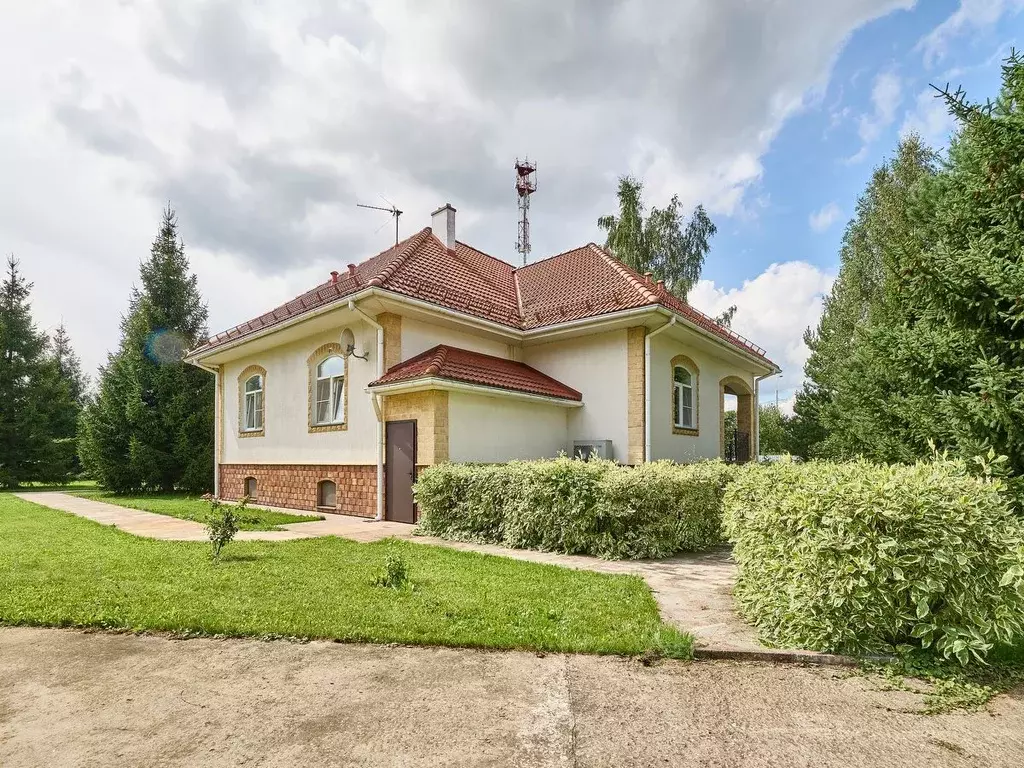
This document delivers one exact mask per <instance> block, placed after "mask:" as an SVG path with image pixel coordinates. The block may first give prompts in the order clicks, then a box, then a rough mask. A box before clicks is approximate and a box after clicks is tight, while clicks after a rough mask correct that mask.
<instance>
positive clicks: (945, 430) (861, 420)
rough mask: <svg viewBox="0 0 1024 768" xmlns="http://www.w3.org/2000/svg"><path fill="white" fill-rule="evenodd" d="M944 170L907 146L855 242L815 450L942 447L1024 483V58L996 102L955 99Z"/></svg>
mask: <svg viewBox="0 0 1024 768" xmlns="http://www.w3.org/2000/svg"><path fill="white" fill-rule="evenodd" d="M940 96H941V97H942V98H944V99H945V100H946V102H947V104H948V106H949V109H950V111H951V112H952V114H953V115H954V116H955V117H956V118H957V120H958V123H959V129H958V131H957V133H956V135H955V136H954V138H953V140H952V142H951V145H950V149H949V153H948V157H947V158H946V159H945V160H944V161H943V162H941V163H937V162H936V159H935V158H934V156H933V155H932V153H931V152H930V151H929V150H928V149H927V148H925V147H924V146H922V145H921V143H920V141H919V140H917V139H915V138H910V139H908V140H906V141H904V142H903V143H902V144H901V145H900V147H899V150H898V151H897V154H896V157H895V158H894V159H893V160H892V161H890V162H889V163H887V164H885V165H883V166H882V167H881V168H880V169H878V170H877V171H876V172H875V175H874V176H873V178H872V180H871V183H870V184H869V186H868V189H867V191H866V192H865V195H864V196H863V197H862V198H861V200H860V202H859V204H858V208H857V215H856V217H855V219H854V221H853V222H851V224H850V226H849V228H848V229H847V232H846V237H845V238H844V242H843V249H842V253H841V257H842V266H841V269H840V274H839V278H838V280H837V281H836V285H835V287H834V288H833V291H832V295H831V296H830V297H829V298H828V300H827V301H826V303H825V310H824V314H823V315H822V318H821V322H820V323H819V325H818V328H817V329H816V331H814V332H812V333H808V336H807V341H808V344H809V346H810V347H811V350H812V352H811V356H810V359H809V360H808V363H807V367H806V371H805V372H806V374H807V377H808V379H809V384H808V386H807V387H806V388H805V390H804V391H803V392H801V393H800V395H799V396H798V397H797V404H796V411H797V414H798V416H799V420H800V421H802V422H803V424H802V426H803V427H805V428H808V429H807V431H808V433H813V432H815V430H816V431H817V436H818V437H819V439H818V440H817V441H816V442H815V443H814V444H813V446H812V449H811V453H812V455H819V456H829V457H836V458H845V457H849V456H853V455H863V456H867V457H870V458H874V459H879V460H884V461H903V462H905V461H911V460H914V459H916V458H918V457H922V456H926V455H928V454H929V453H930V452H931V450H932V448H931V447H930V443H934V444H935V445H936V446H938V447H939V448H940V449H948V450H950V451H951V452H953V453H957V454H959V455H961V456H965V457H973V456H978V455H982V454H986V453H988V451H989V450H990V449H991V450H993V451H994V452H995V453H996V454H999V455H1005V456H1007V457H1009V461H1008V464H1007V469H1008V473H1009V474H1011V475H1012V476H1016V477H1018V478H1019V477H1022V476H1024V298H1022V296H1024V262H1022V257H1021V254H1022V253H1024V112H1022V104H1024V60H1022V58H1021V57H1020V56H1019V55H1017V54H1016V53H1014V54H1012V55H1011V56H1010V58H1009V59H1008V60H1007V61H1006V62H1005V65H1004V67H1003V84H1002V89H1001V92H1000V94H999V96H998V98H997V99H996V100H995V101H994V102H991V103H988V104H986V105H983V106H982V105H978V104H974V103H971V102H969V101H968V100H967V98H966V96H965V94H964V93H963V92H962V91H956V92H953V93H951V92H948V91H943V92H941V93H940Z"/></svg>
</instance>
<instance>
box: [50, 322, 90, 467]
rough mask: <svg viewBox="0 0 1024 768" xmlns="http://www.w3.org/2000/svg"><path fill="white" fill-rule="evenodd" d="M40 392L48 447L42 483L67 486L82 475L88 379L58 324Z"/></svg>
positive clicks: (61, 326) (68, 337)
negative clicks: (80, 455)
mask: <svg viewBox="0 0 1024 768" xmlns="http://www.w3.org/2000/svg"><path fill="white" fill-rule="evenodd" d="M46 362H47V365H46V369H45V370H46V373H45V376H44V384H43V389H44V390H45V391H46V393H47V406H48V407H47V411H48V413H49V418H50V425H49V431H50V436H51V444H50V451H49V456H48V458H47V461H46V466H45V468H44V470H43V472H42V473H41V474H42V476H41V477H40V479H41V480H45V481H47V482H52V483H66V482H69V481H70V480H71V479H72V478H74V477H75V476H76V475H78V474H79V473H80V472H81V464H80V462H79V460H78V442H77V434H78V422H79V418H80V416H81V413H82V407H83V405H84V404H85V400H86V397H87V392H86V388H87V386H88V379H87V377H86V376H85V374H83V373H82V364H81V361H80V360H79V359H78V355H76V354H75V351H74V349H73V348H72V346H71V338H70V336H69V335H68V332H67V328H65V326H64V323H63V322H61V324H60V325H59V326H57V330H56V331H55V332H54V334H53V338H51V339H50V344H49V355H48V359H47V361H46Z"/></svg>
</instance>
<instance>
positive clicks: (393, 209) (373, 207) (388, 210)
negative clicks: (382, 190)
mask: <svg viewBox="0 0 1024 768" xmlns="http://www.w3.org/2000/svg"><path fill="white" fill-rule="evenodd" d="M381 197H382V198H384V202H385V203H388V204H389V205H390V206H391V207H390V208H382V207H381V206H379V205H364V204H363V203H356V208H369V209H370V210H372V211H384V212H385V213H390V214H391V216H392V218H394V220H395V245H398V217H399V216H401V215H402V211H400V210H398V208H396V207H395V204H394V203H392V202H391V201H390V200H388V199H387V198H386V197H384V195H381ZM383 226H384V225H383V224H382V225H381V227H383ZM381 227H378V228H377V232H380V229H381Z"/></svg>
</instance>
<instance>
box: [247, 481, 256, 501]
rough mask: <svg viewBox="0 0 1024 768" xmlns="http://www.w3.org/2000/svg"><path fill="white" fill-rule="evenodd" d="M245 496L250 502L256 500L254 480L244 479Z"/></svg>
mask: <svg viewBox="0 0 1024 768" xmlns="http://www.w3.org/2000/svg"><path fill="white" fill-rule="evenodd" d="M245 495H246V496H248V497H249V498H250V499H251V500H253V501H255V500H256V478H255V477H247V478H245Z"/></svg>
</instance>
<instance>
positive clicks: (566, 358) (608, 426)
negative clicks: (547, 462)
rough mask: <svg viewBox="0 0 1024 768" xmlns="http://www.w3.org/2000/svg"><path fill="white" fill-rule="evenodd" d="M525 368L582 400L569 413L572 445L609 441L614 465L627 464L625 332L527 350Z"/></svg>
mask: <svg viewBox="0 0 1024 768" xmlns="http://www.w3.org/2000/svg"><path fill="white" fill-rule="evenodd" d="M523 362H524V363H526V364H527V365H532V366H533V367H534V368H536V369H537V370H539V371H542V372H543V373H546V374H547V375H548V376H551V377H553V378H555V379H558V380H559V381H561V382H562V383H563V384H568V385H569V386H570V387H572V388H574V389H577V390H579V391H580V392H581V393H582V394H583V407H582V408H573V409H571V410H569V411H568V427H567V429H568V434H567V435H566V448H567V449H568V448H570V447H571V445H572V441H573V440H611V441H612V451H613V452H614V454H615V456H614V458H615V460H616V461H618V462H621V463H623V464H626V463H628V462H629V428H628V411H627V403H628V381H627V341H626V331H625V330H618V331H607V332H604V333H595V334H592V335H590V336H578V337H575V338H572V339H566V340H564V341H553V342H549V343H547V344H539V345H537V346H534V347H524V348H523Z"/></svg>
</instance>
